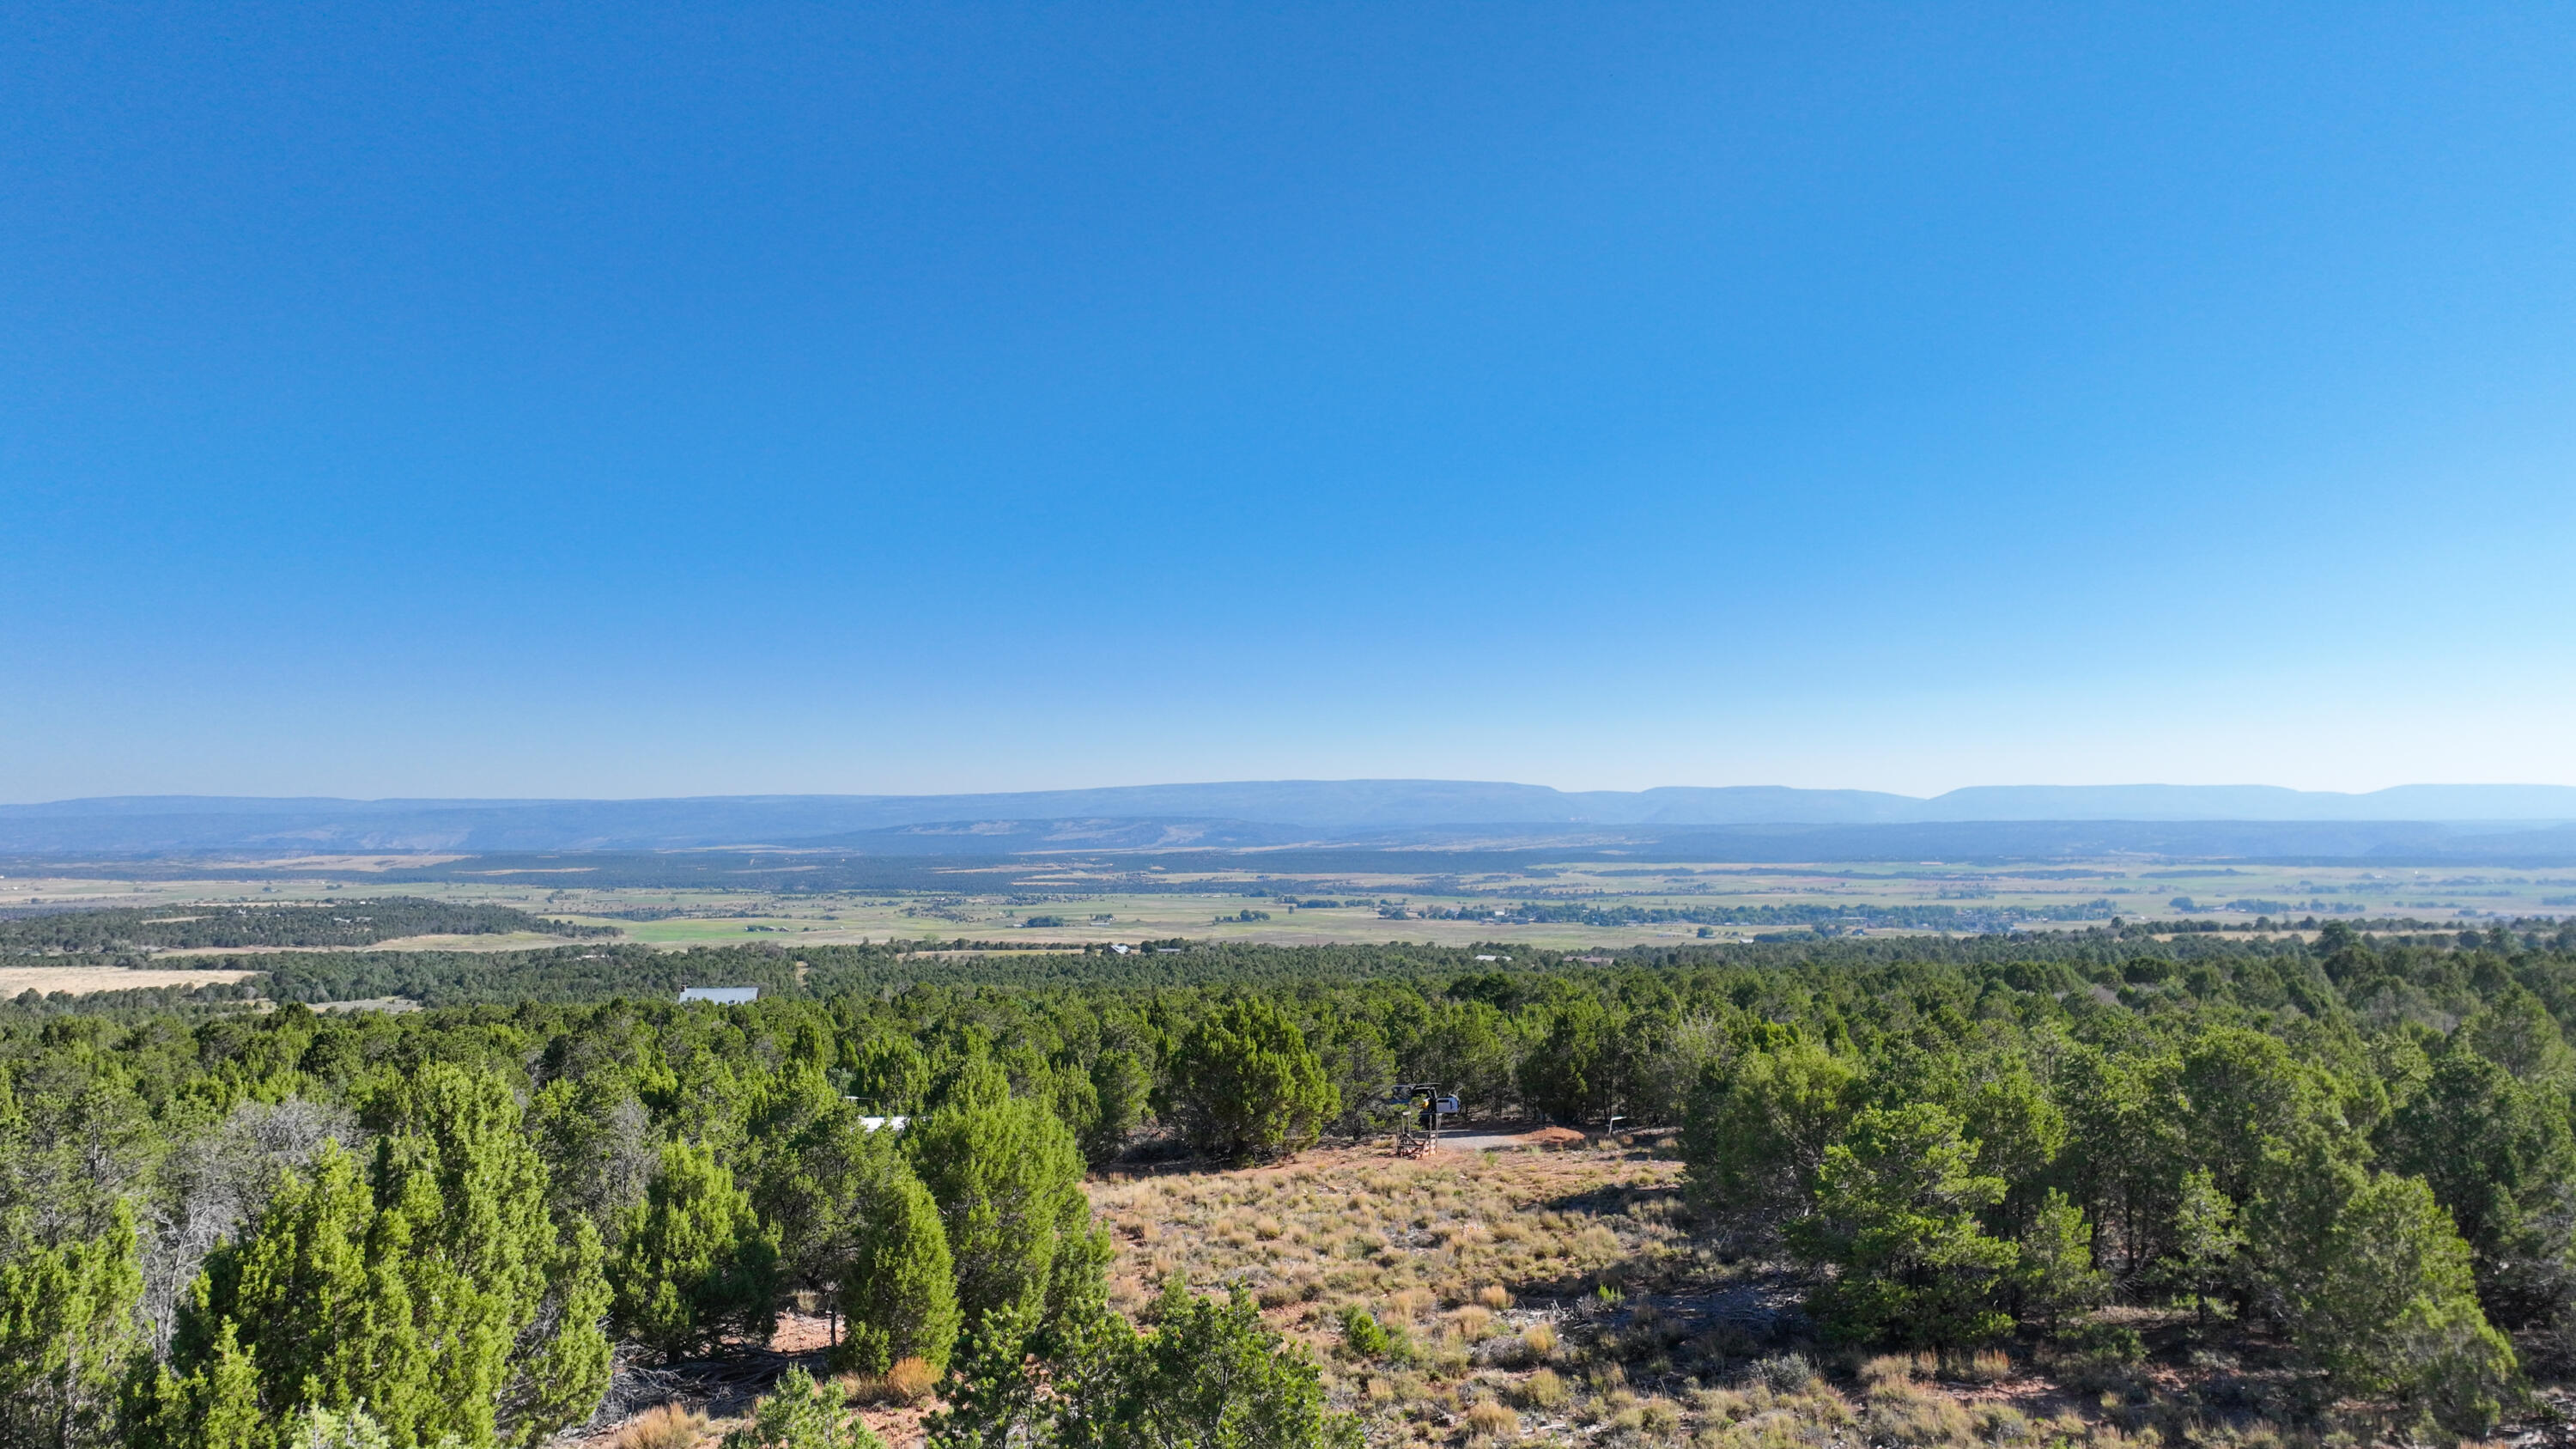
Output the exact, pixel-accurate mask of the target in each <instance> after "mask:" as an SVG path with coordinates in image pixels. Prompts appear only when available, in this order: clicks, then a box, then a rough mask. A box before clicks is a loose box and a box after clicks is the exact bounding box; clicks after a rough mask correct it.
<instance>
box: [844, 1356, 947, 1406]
mask: <svg viewBox="0 0 2576 1449" xmlns="http://www.w3.org/2000/svg"><path fill="white" fill-rule="evenodd" d="M843 1386H844V1390H845V1392H846V1393H847V1394H848V1396H849V1399H850V1402H852V1403H854V1404H918V1403H920V1402H922V1401H923V1400H925V1399H927V1398H929V1397H930V1395H931V1391H932V1390H934V1389H936V1388H938V1387H939V1371H938V1370H937V1369H934V1368H932V1367H931V1366H930V1364H929V1363H928V1362H927V1361H925V1360H923V1359H918V1358H899V1359H896V1360H895V1361H894V1363H893V1364H892V1365H890V1366H889V1367H888V1368H887V1369H886V1371H885V1372H884V1373H881V1374H852V1375H849V1376H848V1377H847V1378H846V1379H844V1380H843Z"/></svg>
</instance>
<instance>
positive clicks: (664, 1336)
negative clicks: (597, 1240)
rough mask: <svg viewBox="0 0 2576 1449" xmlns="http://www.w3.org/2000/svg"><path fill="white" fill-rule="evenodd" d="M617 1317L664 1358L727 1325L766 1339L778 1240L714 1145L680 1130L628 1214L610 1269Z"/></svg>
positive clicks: (708, 1339) (684, 1353) (685, 1351)
mask: <svg viewBox="0 0 2576 1449" xmlns="http://www.w3.org/2000/svg"><path fill="white" fill-rule="evenodd" d="M609 1279H610V1282H611V1283H612V1284H613V1285H614V1298H613V1300H612V1306H611V1311H610V1317H611V1320H612V1321H613V1322H614V1323H615V1324H616V1325H617V1327H618V1329H619V1331H620V1332H622V1333H625V1334H626V1335H628V1336H629V1337H632V1338H634V1339H635V1340H636V1341H637V1342H639V1343H642V1344H644V1345H645V1346H646V1347H648V1348H650V1349H652V1350H653V1351H654V1352H655V1353H658V1354H660V1355H661V1356H662V1357H664V1358H666V1359H676V1358H685V1357H688V1356H689V1355H691V1354H695V1353H702V1352H704V1351H706V1350H707V1349H709V1348H711V1347H713V1346H714V1345H715V1344H716V1343H717V1342H718V1341H719V1340H721V1339H722V1338H724V1336H725V1335H727V1334H734V1333H740V1334H749V1335H752V1336H754V1337H756V1338H759V1339H766V1338H768V1336H769V1330H770V1327H771V1325H772V1323H773V1322H774V1321H775V1316H776V1308H777V1298H778V1250H777V1247H776V1245H774V1244H773V1243H771V1242H770V1240H769V1235H768V1234H767V1233H766V1232H764V1231H763V1230H762V1228H761V1225H760V1219H759V1215H758V1214H757V1213H755V1212H754V1211H753V1210H752V1206H751V1199H750V1197H749V1196H747V1195H746V1194H745V1193H744V1192H743V1191H742V1189H741V1188H739V1187H737V1186H735V1184H734V1179H733V1173H732V1172H731V1171H730V1170H729V1169H727V1168H726V1167H725V1166H724V1165H723V1164H721V1163H719V1162H717V1161H716V1160H715V1155H714V1154H713V1153H712V1152H710V1151H708V1150H707V1149H706V1148H704V1147H701V1146H699V1145H697V1144H696V1143H693V1142H689V1141H686V1140H681V1141H677V1142H673V1143H671V1144H670V1145H669V1146H667V1147H665V1148H664V1149H663V1150H662V1170H661V1171H660V1172H659V1173H657V1174H655V1175H654V1178H653V1183H652V1186H651V1187H650V1188H648V1189H646V1191H645V1194H644V1201H643V1202H641V1203H639V1204H637V1205H636V1207H635V1209H634V1210H633V1212H632V1213H630V1214H629V1217H628V1222H627V1228H626V1232H625V1236H624V1240H623V1241H622V1242H621V1243H620V1245H619V1247H618V1253H617V1257H616V1259H615V1261H614V1263H613V1264H612V1265H611V1268H610V1272H609Z"/></svg>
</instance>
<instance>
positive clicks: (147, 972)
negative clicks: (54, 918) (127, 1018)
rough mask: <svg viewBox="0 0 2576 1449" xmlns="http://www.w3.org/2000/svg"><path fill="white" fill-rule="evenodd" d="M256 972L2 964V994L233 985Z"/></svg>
mask: <svg viewBox="0 0 2576 1449" xmlns="http://www.w3.org/2000/svg"><path fill="white" fill-rule="evenodd" d="M255 974H257V973H255V972H250V971H234V970H227V969H220V968H217V969H209V970H204V971H155V970H151V969H149V968H136V969H132V970H129V969H127V968H125V967H121V966H0V996H16V995H17V994H18V993H20V992H22V991H35V992H40V993H43V994H46V995H51V994H52V993H54V992H57V991H68V992H70V993H71V994H72V995H74V996H79V995H81V994H82V993H84V992H90V991H132V990H135V989H137V988H139V987H145V986H208V985H212V984H214V983H216V982H222V983H225V984H227V985H229V984H230V983H232V982H235V981H239V980H241V979H242V978H243V977H245V976H251V975H255Z"/></svg>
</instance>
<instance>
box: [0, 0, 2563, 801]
mask: <svg viewBox="0 0 2576 1449" xmlns="http://www.w3.org/2000/svg"><path fill="white" fill-rule="evenodd" d="M2078 9H2079V8H2078V7H2063V6H2027V7H1995V6H1944V7H1897V6H1888V7H1868V6H1841V7H1813V6H1776V7H1756V6H1734V7H1719V6H1674V7H1637V6H1579V7H1578V6H1562V7H1539V6H1491V5H1483V6H1469V5H1415V6H1400V7H1399V6H1384V5H1351V6H1326V5H1313V6H1298V7H1293V8H1292V7H1262V8H1253V7H1226V6H1169V7H1148V6H1120V7H1100V6H1091V7H1074V6H1047V7H1036V6H1030V7H999V6H985V7H941V6H914V7H891V6H888V7H822V6H801V5H797V6H790V5H776V6H750V7H739V8H734V9H730V10H728V11H726V12H724V13H712V12H710V11H709V10H707V9H706V8H702V7H701V8H691V9H682V8H654V7H645V6H616V7H609V6H595V7H570V6H538V7H521V8H511V9H503V8H500V7H437V8H433V7H417V8H414V9H412V10H409V11H399V10H397V9H395V8H393V7H380V6H342V7H333V6H327V5H299V6H291V7H290V6H275V7H260V6H249V5H246V6H227V7H196V8H187V9H181V8H163V7H152V6H133V7H113V8H110V7H95V8H93V7H79V6H71V7H46V8H38V7H24V8H17V9H13V10H11V11H10V12H9V14H8V15H7V16H6V17H0V133H5V134H6V135H8V136H9V137H10V138H11V140H10V142H9V144H8V145H6V146H5V147H0V528H5V530H6V535H5V536H6V545H5V547H0V799H8V800H36V799H46V798H55V797H61V796H68V795H82V794H107V793H147V792H165V791H167V792H181V791H184V792H205V793H265V794H302V793H317V794H343V795H394V794H400V795H413V796H427V795H449V794H453V795H476V796H505V795H544V796H557V797H561V796H582V795H665V794H686V793H708V792H752V791H807V790H813V791H916V790H918V791H949V790H981V789H1031V788H1055V787H1069V786H1088V785H1105V784H1120V783H1135V782H1146V781H1158V780H1178V779H1231V778H1271V777H1287V776H1298V777H1339V776H1433V777H1463V778H1502V779H1519V780H1528V781H1533V782H1538V783H1545V784H1550V785H1556V786H1560V787H1563V788H1569V789H1584V788H1637V787H1642V786H1649V785H1658V784H1754V783H1778V784H1795V785H1808V786H1850V787H1862V788H1874V789H1888V790H1898V791H1904V792H1908V793H1917V794H1922V793H1931V792H1935V791H1939V790H1944V789H1948V788H1952V787H1956V786H1961V785H1968V784H1979V783H2000V782H2036V781H2051V782H2066V783H2087V782H2110V781H2128V780H2173V781H2186V782H2222V781H2251V780H2261V781H2266V782H2270V783H2276V784H2284V785H2292V786H2300V787H2306V788H2326V789H2349V790H2360V789H2372V788H2377V787H2380V786H2384V785H2389V784H2395V783H2401V782H2404V781H2412V780H2457V781H2489V780H2520V781H2534V782H2549V783H2576V756H2571V752H2570V751H2569V749H2568V747H2567V741H2568V739H2569V738H2570V737H2571V734H2576V731H2571V730H2570V728H2569V724H2568V722H2569V720H2570V718H2571V706H2576V656H2571V651H2570V648H2569V645H2568V628H2569V620H2570V619H2571V617H2576V609H2571V605H2576V569H2571V567H2570V557H2571V545H2576V486H2571V484H2572V483H2576V478H2571V463H2576V247H2571V246H2570V245H2569V240H2568V239H2569V238H2570V237H2571V236H2576V87H2570V86H2568V85H2567V84H2566V78H2567V77H2568V76H2569V75H2570V74H2576V10H2570V9H2568V8H2567V7H2563V6H2538V5H2533V6H2524V7H2481V6H2474V5H2471V6H2460V5H2445V6H2430V5H2427V6H2351V5H2339V6H2324V5H2319V6H2312V7H2299V6H2274V7H2235V6H2227V7H2221V6H2208V7H2200V8H2196V9H2179V8H2176V7H2144V6H2101V7H2081V8H2080V11H2081V13H2078Z"/></svg>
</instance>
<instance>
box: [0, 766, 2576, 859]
mask: <svg viewBox="0 0 2576 1449" xmlns="http://www.w3.org/2000/svg"><path fill="white" fill-rule="evenodd" d="M2112 820H2128V821H2177V822H2179V821H2205V822H2207V821H2317V822H2334V821H2340V822H2355V823H2358V822H2373V821H2377V822H2404V821H2418V822H2450V823H2455V824H2456V823H2461V822H2477V823H2480V824H2481V825H2482V826H2483V827H2485V829H2486V833H2490V834H2495V833H2507V832H2503V831H2502V830H2501V827H2504V826H2507V825H2517V826H2534V825H2541V824H2557V823H2564V822H2576V788H2570V787H2567V786H2558V785H2405V786H2399V787H2397V788H2395V789H2390V790H2381V791H2376V792H2373V793H2370V794H2357V795H2354V794H2335V793H2329V792H2319V791H2302V790H2287V789H2281V788H2278V787H2275V786H2265V785H2214V786H2203V785H2099V786H2058V785H1996V786H1978V787H1973V788H1970V789H1964V790H1953V791H1951V792H1949V793H1948V794H1945V795H1940V796H1936V797H1934V798H1932V799H1929V800H1923V799H1916V798H1914V797H1911V796H1906V795H1893V794H1886V793H1882V792H1878V791H1870V790H1798V789H1790V788H1786V787H1782V786H1767V785H1753V786H1723V787H1699V786H1668V787H1663V788H1659V789H1651V790H1637V791H1618V790H1591V791H1561V790H1553V789H1549V788H1548V787H1546V786H1544V785H1518V784H1511V783H1507V782H1495V781H1475V780H1253V781H1235V782H1227V783H1216V784H1189V785H1131V786H1117V787H1112V788H1107V789H1098V790H1046V791H1027V792H1018V793H1009V794H991V795H736V796H704V797H697V798H689V799H669V800H335V799H260V798H240V799H235V798H227V797H219V796H128V797H118V798H111V799H98V800H62V801H54V802H50V803H46V804H38V805H5V806H0V851H15V852H48V851H56V852H99V853H112V854H132V853H147V852H185V851H227V850H257V851H279V850H299V851H300V850H311V851H507V850H608V849H623V850H635V849H663V850H668V849H686V848H690V847H700V846H717V845H753V844H761V845H777V844H790V843H795V844H824V843H828V844H832V845H837V846H840V847H842V848H859V849H887V850H895V851H901V852H903V853H917V852H919V851H921V850H922V849H924V848H926V846H927V845H929V844H931V843H935V842H938V841H942V840H950V839H954V840H957V841H959V842H960V843H966V842H967V841H969V840H971V839H972V838H973V837H976V836H978V835H982V836H986V837H990V839H991V840H992V841H993V842H996V843H995V844H994V845H993V847H992V848H994V849H997V850H1019V849H1034V848H1045V847H1041V846H1033V845H1027V844H1019V843H1014V844H1010V845H1001V844H998V842H1000V841H1002V840H1004V839H1008V840H1011V841H1013V842H1020V841H1029V840H1041V839H1057V840H1061V841H1065V842H1067V844H1068V846H1071V845H1072V842H1074V840H1075V838H1076V837H1077V836H1078V835H1081V834H1082V833H1084V832H1088V833H1089V835H1090V837H1091V838H1092V839H1093V840H1094V841H1096V842H1097V847H1098V848H1110V847H1111V844H1112V842H1113V840H1114V841H1116V842H1117V843H1118V844H1119V845H1120V846H1121V847H1123V848H1142V846H1143V845H1144V844H1146V843H1148V842H1151V841H1153V840H1155V839H1159V838H1165V837H1170V838H1171V839H1172V843H1175V844H1180V843H1186V842H1184V841H1182V840H1181V839H1180V837H1181V836H1184V835H1187V836H1189V837H1190V838H1191V839H1192V840H1195V841H1197V842H1199V843H1204V844H1207V845H1212V846H1213V845H1217V844H1219V843H1224V844H1235V845H1253V844H1265V845H1268V844H1281V843H1289V842H1294V841H1298V840H1305V839H1314V840H1319V841H1320V840H1359V839H1368V840H1372V841H1375V842H1378V843H1388V844H1394V843H1403V842H1405V841H1407V840H1418V841H1420V842H1422V843H1436V842H1443V841H1449V840H1453V839H1460V838H1470V837H1474V836H1476V835H1477V834H1478V833H1479V832H1486V833H1491V832H1493V831H1495V830H1498V829H1499V830H1502V831H1503V832H1504V833H1506V834H1521V835H1528V834H1530V832H1531V831H1532V829H1533V828H1537V827H1550V828H1552V829H1549V830H1543V831H1540V835H1541V836H1542V837H1551V838H1553V837H1562V836H1564V835H1566V834H1567V833H1568V832H1571V833H1574V834H1580V833H1581V832H1583V831H1585V830H1598V829H1604V828H1618V827H1661V828H1666V829H1670V828H1677V827H1692V826H1772V825H1780V826H1789V825H1815V826H1824V825H1838V826H1839V825H1848V826H1858V825H1897V824H1928V823H1939V822H1978V821H2112ZM888 831H896V832H901V831H910V832H912V833H911V834H908V835H902V836H899V837H898V836H878V837H877V843H876V844H874V845H871V844H869V843H868V842H867V841H866V840H865V839H863V838H862V837H868V836H871V835H872V834H873V833H876V832H888ZM1074 848H1079V847H1074Z"/></svg>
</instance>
